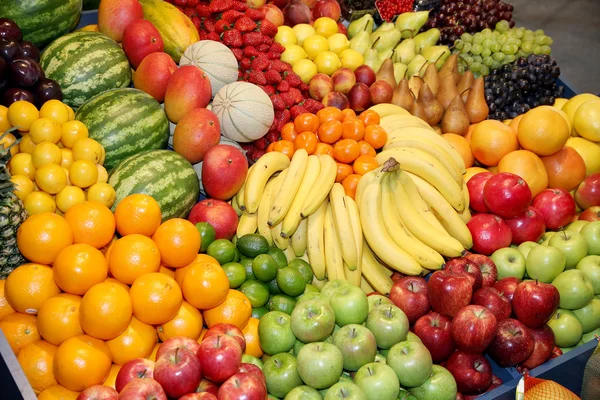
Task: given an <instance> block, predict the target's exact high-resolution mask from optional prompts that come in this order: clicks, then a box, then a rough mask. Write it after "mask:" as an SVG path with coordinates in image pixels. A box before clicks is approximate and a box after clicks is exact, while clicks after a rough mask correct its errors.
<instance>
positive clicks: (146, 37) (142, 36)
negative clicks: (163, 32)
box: [123, 19, 165, 69]
mask: <svg viewBox="0 0 600 400" xmlns="http://www.w3.org/2000/svg"><path fill="white" fill-rule="evenodd" d="M164 48H165V44H164V42H163V40H162V37H161V36H160V32H159V31H158V29H156V27H155V26H154V25H152V22H150V21H148V20H145V19H138V20H137V21H133V22H132V23H131V24H129V25H127V28H125V32H123V51H124V52H125V55H126V56H127V58H128V59H129V62H130V63H131V66H132V67H133V69H137V67H138V66H139V65H140V63H141V62H142V60H143V59H144V58H145V57H146V56H147V55H148V54H152V53H157V52H162V51H163V50H164Z"/></svg>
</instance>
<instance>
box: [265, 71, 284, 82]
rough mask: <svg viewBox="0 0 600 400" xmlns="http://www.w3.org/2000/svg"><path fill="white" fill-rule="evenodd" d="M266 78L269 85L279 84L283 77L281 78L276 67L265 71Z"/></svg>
mask: <svg viewBox="0 0 600 400" xmlns="http://www.w3.org/2000/svg"><path fill="white" fill-rule="evenodd" d="M265 78H267V82H268V83H269V85H277V84H278V83H279V82H281V81H282V79H283V78H281V75H279V72H277V71H275V70H274V69H270V70H268V71H267V72H265Z"/></svg>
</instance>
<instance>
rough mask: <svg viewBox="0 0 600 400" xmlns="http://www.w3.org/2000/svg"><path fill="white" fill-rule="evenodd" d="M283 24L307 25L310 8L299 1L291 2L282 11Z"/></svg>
mask: <svg viewBox="0 0 600 400" xmlns="http://www.w3.org/2000/svg"><path fill="white" fill-rule="evenodd" d="M283 16H284V17H285V24H286V25H288V26H294V25H298V24H308V23H310V19H311V17H312V15H311V12H310V8H309V7H308V6H307V5H306V4H304V3H303V2H302V1H301V0H292V1H290V2H289V4H288V5H287V7H286V8H284V10H283Z"/></svg>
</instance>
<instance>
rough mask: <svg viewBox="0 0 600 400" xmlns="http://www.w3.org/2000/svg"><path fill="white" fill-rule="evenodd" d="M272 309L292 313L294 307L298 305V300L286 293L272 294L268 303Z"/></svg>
mask: <svg viewBox="0 0 600 400" xmlns="http://www.w3.org/2000/svg"><path fill="white" fill-rule="evenodd" d="M267 307H269V310H270V311H283V312H284V313H286V314H290V315H292V311H294V307H296V300H295V299H294V298H293V297H290V296H288V295H285V294H276V295H275V296H272V297H271V299H270V300H269V304H268V305H267Z"/></svg>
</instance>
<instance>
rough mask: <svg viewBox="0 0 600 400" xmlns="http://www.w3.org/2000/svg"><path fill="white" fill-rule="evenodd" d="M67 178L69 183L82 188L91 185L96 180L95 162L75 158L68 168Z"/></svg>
mask: <svg viewBox="0 0 600 400" xmlns="http://www.w3.org/2000/svg"><path fill="white" fill-rule="evenodd" d="M69 180H70V181H71V184H73V185H75V186H78V187H80V188H82V189H84V188H86V187H88V186H92V185H93V184H94V183H96V182H97V181H98V169H97V168H96V164H94V163H93V162H91V161H89V160H76V161H74V162H73V165H71V168H69Z"/></svg>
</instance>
